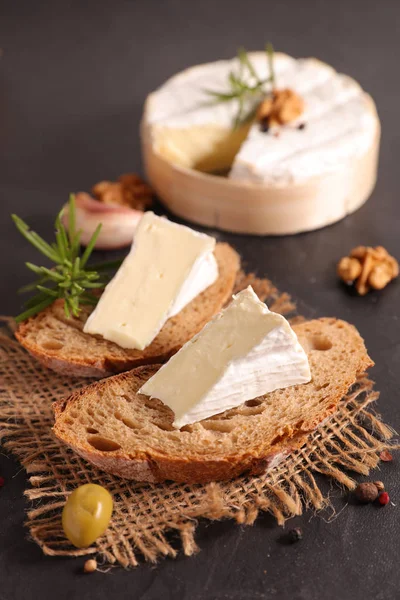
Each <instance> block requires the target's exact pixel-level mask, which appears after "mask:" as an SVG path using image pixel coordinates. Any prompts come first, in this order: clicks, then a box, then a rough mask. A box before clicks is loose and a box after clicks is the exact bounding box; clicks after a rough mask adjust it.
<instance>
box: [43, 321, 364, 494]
mask: <svg viewBox="0 0 400 600" xmlns="http://www.w3.org/2000/svg"><path fill="white" fill-rule="evenodd" d="M316 323H317V324H320V325H322V326H323V325H326V326H332V327H337V328H340V329H346V331H347V332H348V341H349V342H350V341H352V342H353V347H352V350H353V351H354V352H353V354H354V355H355V357H354V358H353V359H352V360H353V363H352V365H351V366H348V365H346V364H345V363H346V362H348V361H347V360H345V359H344V361H343V365H341V366H342V368H343V369H347V371H346V373H345V375H344V376H343V375H342V376H341V380H340V382H335V383H336V384H337V385H336V386H335V388H334V390H333V391H332V393H331V394H330V395H329V397H328V398H323V399H324V400H327V401H326V402H325V403H324V405H323V408H322V409H321V410H320V412H318V413H317V414H312V415H306V417H305V418H302V419H301V421H299V422H297V423H296V425H295V426H289V425H286V424H283V427H282V429H281V430H280V431H279V432H277V435H276V436H275V437H274V438H273V440H272V442H271V444H270V445H269V446H268V447H265V446H263V445H260V443H259V442H257V443H255V444H254V445H253V446H249V447H248V448H247V449H246V451H245V452H243V451H241V452H238V453H237V454H232V453H230V454H227V455H226V456H215V457H213V456H212V455H210V454H205V455H204V457H201V458H198V457H197V458H196V457H193V456H185V455H180V456H178V455H172V454H167V453H165V452H162V451H160V450H154V449H153V450H152V451H151V452H149V451H140V450H137V451H135V452H134V453H127V452H124V451H123V450H122V449H119V450H115V451H112V452H104V451H101V450H98V449H96V448H93V447H91V446H90V445H89V444H88V443H87V442H86V440H82V439H79V438H78V437H77V436H76V435H75V432H74V430H73V428H72V429H71V428H68V426H66V425H65V419H64V416H65V415H66V414H68V413H69V411H70V410H71V408H73V407H74V405H76V403H77V402H78V401H79V399H82V398H89V397H90V396H91V395H96V396H97V397H101V396H102V395H103V394H104V393H105V392H107V393H110V391H111V390H113V389H116V390H117V391H118V390H121V389H124V388H123V386H125V387H126V386H128V387H132V386H133V383H134V382H135V387H137V386H136V382H137V380H139V381H143V380H144V379H146V378H148V377H150V376H151V374H152V373H153V372H154V370H155V367H142V368H138V369H134V370H133V371H131V372H128V373H122V374H120V375H116V376H114V377H111V378H109V379H107V380H103V381H99V382H95V383H94V384H92V385H90V386H88V387H85V388H83V389H81V390H79V391H77V392H75V393H74V394H72V395H71V396H70V397H69V398H66V399H65V398H64V399H61V400H58V401H56V402H55V403H54V405H53V407H54V414H55V425H54V433H55V435H56V436H57V437H58V438H59V439H61V440H62V441H63V442H65V443H66V444H67V445H68V446H70V447H71V448H72V449H73V450H74V451H75V452H77V453H78V454H79V455H80V456H82V457H83V458H84V459H86V460H87V461H89V462H91V463H92V464H94V465H95V466H97V467H98V468H99V469H101V470H104V471H107V472H110V473H113V474H114V475H117V476H120V477H123V478H126V479H136V480H139V481H147V482H152V483H156V482H161V481H165V480H173V481H177V482H181V483H207V482H210V481H220V480H226V479H231V478H233V477H237V476H238V475H240V474H242V473H245V472H247V473H249V474H260V473H262V472H265V471H268V469H270V468H272V467H273V466H275V465H276V463H277V461H278V460H279V458H282V457H284V456H285V455H287V454H288V453H290V452H292V451H293V450H295V449H297V448H299V447H301V446H302V445H303V443H304V442H305V441H306V439H307V437H308V436H309V434H310V433H311V432H312V431H314V430H315V429H316V428H317V427H318V426H319V425H320V424H321V423H322V422H323V421H325V420H327V419H329V418H330V417H331V415H332V414H334V413H335V412H336V410H337V406H338V403H339V402H340V400H341V399H342V398H343V396H344V395H345V394H346V393H347V391H348V389H349V388H350V387H351V385H353V384H354V383H355V382H356V380H357V377H358V376H359V375H360V374H362V373H363V372H364V371H365V370H366V369H367V368H368V367H370V366H373V364H374V363H373V362H372V360H371V359H370V358H369V356H368V354H367V351H366V349H365V346H364V343H363V340H362V339H361V337H360V336H359V334H358V332H357V330H356V329H355V328H354V327H353V326H351V325H349V324H347V323H345V322H343V321H338V320H336V319H319V320H317V321H311V322H309V323H305V324H300V325H295V326H294V329H295V331H296V333H297V334H298V335H299V339H300V340H301V342H302V343H303V346H304V345H305V342H304V340H306V337H305V333H304V332H305V330H306V328H308V329H309V330H310V331H311V336H310V340H311V341H312V343H314V344H317V345H318V344H319V343H321V340H317V341H315V340H316V338H315V335H314V330H315V324H316ZM313 324H314V325H313ZM302 336H303V340H302ZM313 340H314V341H313ZM305 349H306V350H308V351H309V352H312V351H314V350H315V348H312V349H311V350H310V348H306V347H305ZM317 350H324V348H323V347H320V348H317ZM335 364H336V363H335ZM331 377H332V378H334V377H335V373H331ZM304 385H305V386H309V385H310V386H312V382H310V384H304ZM301 387H302V386H301ZM309 389H310V392H311V393H312V390H313V388H312V387H310V388H309ZM267 396H269V395H267Z"/></svg>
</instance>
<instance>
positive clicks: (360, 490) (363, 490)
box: [354, 481, 378, 504]
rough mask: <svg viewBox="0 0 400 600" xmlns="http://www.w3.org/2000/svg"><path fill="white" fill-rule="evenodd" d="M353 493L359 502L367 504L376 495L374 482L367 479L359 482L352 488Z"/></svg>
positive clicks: (376, 490)
mask: <svg viewBox="0 0 400 600" xmlns="http://www.w3.org/2000/svg"><path fill="white" fill-rule="evenodd" d="M354 495H355V497H356V498H357V500H358V501H359V502H362V503H363V504H367V503H368V502H374V500H376V499H377V497H378V488H377V487H376V485H375V484H374V483H371V482H370V481H367V482H365V483H359V484H358V486H357V487H356V489H355V490H354Z"/></svg>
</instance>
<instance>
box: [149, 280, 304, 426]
mask: <svg viewBox="0 0 400 600" xmlns="http://www.w3.org/2000/svg"><path fill="white" fill-rule="evenodd" d="M310 379H311V374H310V367H309V364H308V358H307V355H306V353H305V351H304V350H303V348H302V346H301V345H300V343H299V341H298V339H297V336H296V334H295V332H294V331H293V329H292V328H291V327H290V325H289V323H288V322H287V321H286V319H285V318H284V317H283V316H282V315H279V314H277V313H273V312H270V311H269V310H268V308H267V306H266V305H265V304H264V303H263V302H261V301H260V300H259V298H258V297H257V295H256V294H255V293H254V291H253V289H252V288H251V287H248V288H247V289H246V290H243V291H242V292H240V293H239V294H237V295H236V296H234V297H233V300H232V302H231V303H230V304H229V306H228V307H227V308H226V309H225V310H223V311H222V312H220V313H219V314H218V315H217V316H216V317H214V319H212V321H210V322H209V323H208V324H207V325H206V326H205V327H204V328H203V329H202V331H200V332H199V333H198V334H197V335H195V336H194V337H193V338H192V339H191V340H190V341H189V342H187V343H186V344H185V345H184V346H183V347H182V348H181V349H180V350H179V352H177V354H175V355H174V356H173V357H172V358H170V360H169V361H168V362H167V363H166V364H165V365H164V366H162V367H161V368H160V370H159V371H157V373H156V374H155V375H153V377H151V378H150V379H149V380H148V381H147V382H146V383H145V384H144V385H143V386H142V388H141V389H140V390H139V393H142V394H145V395H147V396H152V397H155V398H158V399H159V400H161V401H162V402H164V404H166V405H167V406H169V407H170V408H171V409H172V411H173V412H174V414H175V420H174V423H173V425H174V427H177V428H180V427H183V426H184V425H188V424H190V423H194V422H196V421H201V420H203V419H206V418H208V417H211V416H212V415H216V414H219V413H221V412H223V411H225V410H228V409H230V408H233V407H235V406H238V405H240V404H242V403H243V402H246V400H251V399H253V398H256V397H258V396H262V395H264V394H267V393H269V392H272V391H274V390H276V389H280V388H286V387H289V386H291V385H297V384H301V383H307V382H308V381H310Z"/></svg>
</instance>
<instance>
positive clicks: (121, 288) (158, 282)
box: [84, 212, 218, 350]
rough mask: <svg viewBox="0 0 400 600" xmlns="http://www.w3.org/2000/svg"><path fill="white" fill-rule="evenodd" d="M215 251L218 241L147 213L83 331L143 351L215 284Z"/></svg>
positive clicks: (216, 274)
mask: <svg viewBox="0 0 400 600" xmlns="http://www.w3.org/2000/svg"><path fill="white" fill-rule="evenodd" d="M214 248H215V239H214V238H212V237H210V236H208V235H205V234H202V233H198V232H196V231H193V230H192V229H190V228H189V227H185V226H183V225H178V224H176V223H172V222H171V221H168V220H167V219H165V218H162V217H158V216H156V215H155V214H154V213H152V212H146V213H145V214H144V216H143V217H142V219H141V220H140V222H139V225H138V227H137V230H136V232H135V239H134V242H133V245H132V248H131V251H130V253H129V254H128V256H127V257H126V259H125V260H124V262H123V263H122V265H121V267H120V268H119V270H118V272H117V273H116V275H115V277H114V278H113V279H112V280H111V281H110V283H109V284H108V285H107V287H106V289H105V291H104V293H103V294H102V296H101V298H100V300H99V303H98V304H97V306H96V308H95V310H94V311H93V312H92V314H91V315H90V316H89V318H88V320H87V322H86V324H85V327H84V332H85V333H91V334H98V335H101V336H103V337H104V338H105V339H107V340H110V341H112V342H115V343H116V344H118V345H119V346H121V347H122V348H136V349H139V350H143V349H144V348H146V346H148V345H149V344H150V343H151V342H152V341H153V339H154V338H155V337H156V335H157V334H158V333H159V331H160V330H161V328H162V326H163V325H164V323H165V322H166V321H167V320H168V319H169V318H170V317H172V316H174V315H176V314H177V313H179V312H180V311H181V310H182V309H183V308H184V307H185V306H186V305H187V304H188V303H189V302H191V300H193V299H194V298H195V297H196V296H197V295H198V294H200V293H201V292H202V291H204V290H205V289H206V288H208V287H209V286H210V285H211V284H213V283H214V282H215V281H216V279H217V277H218V266H217V262H216V260H215V257H214V254H213V251H214Z"/></svg>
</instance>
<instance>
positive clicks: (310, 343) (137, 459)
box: [54, 319, 373, 483]
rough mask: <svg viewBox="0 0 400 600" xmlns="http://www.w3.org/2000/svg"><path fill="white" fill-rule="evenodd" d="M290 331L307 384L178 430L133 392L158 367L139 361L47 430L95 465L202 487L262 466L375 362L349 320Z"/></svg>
mask: <svg viewBox="0 0 400 600" xmlns="http://www.w3.org/2000/svg"><path fill="white" fill-rule="evenodd" d="M294 330H295V331H296V333H297V335H298V338H299V340H300V343H301V344H302V346H303V347H304V349H305V350H306V352H307V354H308V358H309V361H310V367H311V374H312V380H311V381H310V383H307V384H304V385H297V386H292V387H289V388H286V389H283V390H277V391H275V392H272V393H270V394H267V395H266V396H263V397H259V398H255V399H254V400H249V401H247V402H246V403H245V404H243V405H241V406H239V407H237V408H234V409H231V410H229V411H226V412H224V413H221V414H220V415H216V416H214V417H212V418H209V419H206V420H204V421H201V422H200V423H195V424H193V425H187V426H185V427H183V428H182V429H181V430H176V429H174V428H173V427H172V421H173V413H172V411H171V410H170V409H169V408H168V407H167V406H165V405H164V404H163V403H162V402H161V401H160V400H157V399H155V398H152V399H150V398H148V397H147V396H143V395H141V394H138V393H137V390H138V389H139V388H140V387H141V385H143V383H144V382H145V381H146V380H147V379H148V378H149V377H151V376H152V375H153V373H154V372H155V371H156V369H157V368H158V367H157V366H154V365H153V366H146V367H140V368H137V369H134V370H132V371H130V372H129V373H123V374H121V375H117V376H115V377H111V378H109V379H107V380H103V381H100V382H96V383H94V384H92V385H90V386H88V387H86V388H83V389H82V390H80V391H78V392H75V393H74V394H73V395H72V396H70V397H69V398H67V399H61V400H58V401H57V402H55V403H54V411H55V419H56V421H55V425H54V432H55V434H56V436H57V437H58V438H60V439H61V440H62V441H63V442H65V443H66V444H68V445H69V446H71V448H73V449H74V450H75V451H76V452H77V453H78V454H80V455H81V456H83V457H84V458H85V459H87V460H88V461H89V462H91V463H93V464H94V465H96V466H97V467H99V468H100V469H103V470H104V471H107V472H110V473H113V474H115V475H119V476H121V477H125V478H128V479H137V480H140V481H150V482H159V481H163V480H168V479H170V480H174V481H178V482H188V483H189V482H190V483H195V482H199V483H200V482H201V483H204V482H208V481H216V480H222V479H229V478H231V477H235V476H237V475H239V474H240V473H243V472H246V471H249V472H253V473H254V472H258V471H260V470H266V469H267V468H268V466H269V465H271V461H274V464H276V461H277V460H278V459H279V457H280V456H283V455H284V454H285V453H288V452H289V451H290V450H291V449H293V448H295V447H297V446H298V445H299V444H301V443H302V442H303V441H304V439H305V437H306V436H307V435H308V434H309V433H310V432H311V431H313V430H314V429H315V428H316V427H318V425H319V424H320V423H321V422H323V421H324V420H325V419H327V418H329V416H330V415H332V414H333V413H334V412H335V411H336V408H337V405H338V403H339V401H340V400H341V399H342V398H343V396H344V395H345V394H346V393H347V391H348V389H349V388H350V386H351V385H352V384H353V383H355V381H356V379H357V376H358V375H360V374H361V373H363V372H364V370H365V369H366V368H368V367H370V366H372V365H373V362H372V361H371V359H370V358H369V356H368V354H367V351H366V349H365V346H364V342H363V340H362V338H361V337H360V335H359V334H358V332H357V330H356V329H355V328H354V327H353V326H352V325H349V324H348V323H345V322H343V321H338V320H336V319H319V320H315V321H309V322H305V323H302V324H300V325H295V326H294Z"/></svg>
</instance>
